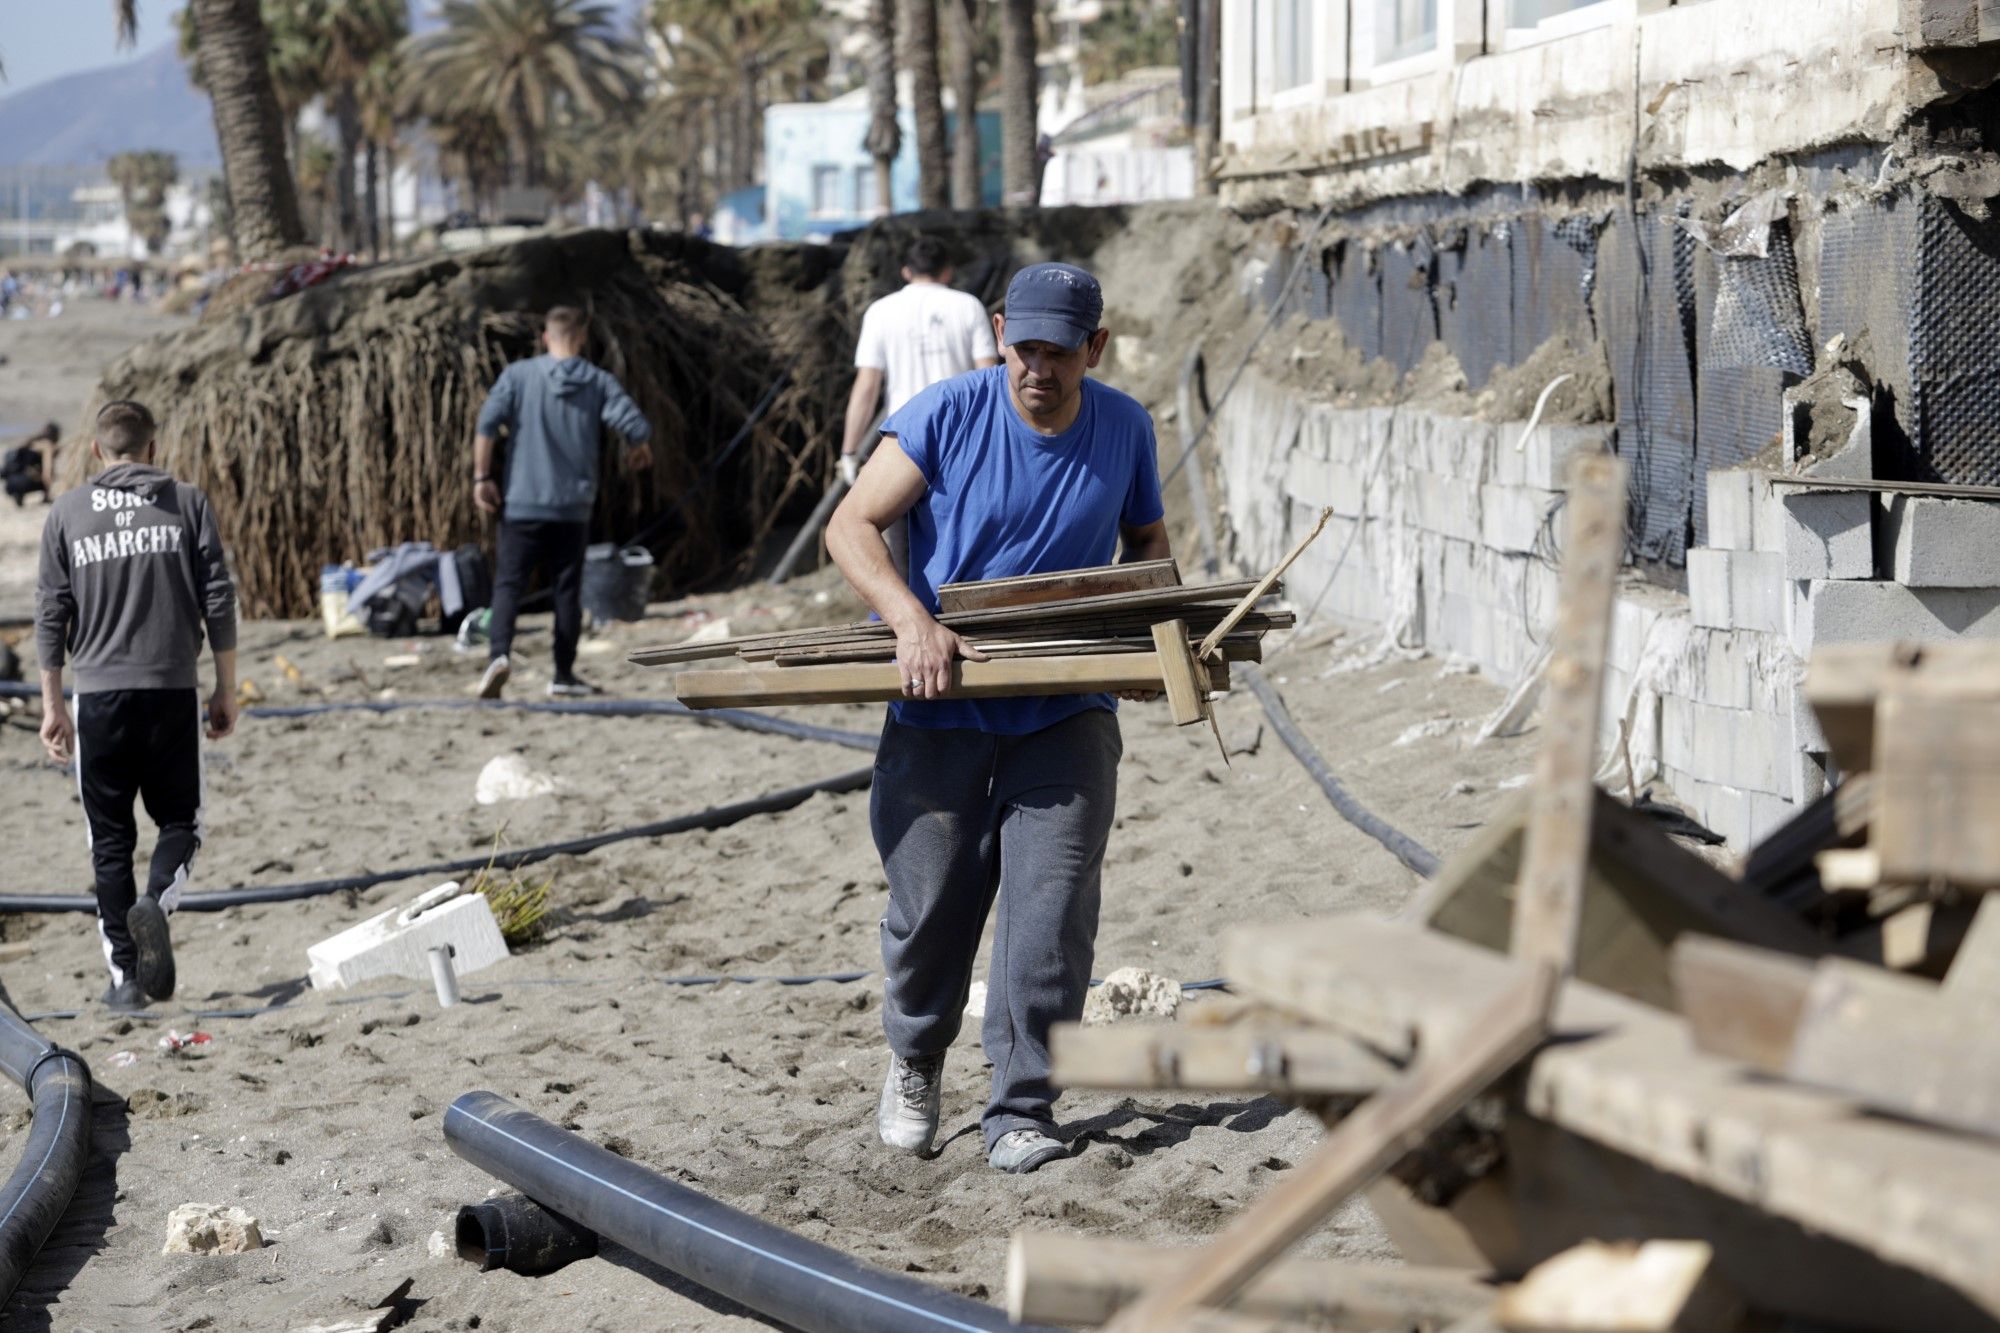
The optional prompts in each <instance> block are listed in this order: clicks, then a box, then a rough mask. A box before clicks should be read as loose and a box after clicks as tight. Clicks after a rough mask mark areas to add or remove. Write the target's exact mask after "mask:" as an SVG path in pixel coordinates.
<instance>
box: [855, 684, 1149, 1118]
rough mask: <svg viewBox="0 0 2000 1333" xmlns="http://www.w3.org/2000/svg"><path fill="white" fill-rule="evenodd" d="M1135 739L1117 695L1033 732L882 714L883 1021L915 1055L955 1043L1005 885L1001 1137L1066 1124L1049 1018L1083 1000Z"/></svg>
mask: <svg viewBox="0 0 2000 1333" xmlns="http://www.w3.org/2000/svg"><path fill="white" fill-rule="evenodd" d="M1123 752H1124V742H1123V739H1122V738H1121V737H1120V736H1119V734H1118V718H1117V716H1116V715H1115V714H1113V713H1110V712H1107V711H1105V710H1104V709H1101V708H1093V709H1090V710H1088V711H1086V712H1082V713H1079V714H1077V715H1076V716H1074V717H1070V718H1066V719H1064V720H1063V721H1061V722H1058V723H1056V724H1055V725H1054V726H1051V727H1046V728H1044V729H1043V730H1041V731H1037V732H1033V733H1031V734H1029V735H1026V736H990V735H987V734H986V733H985V732H981V731H971V730H926V729H924V728H921V727H906V726H903V725H901V724H900V723H898V722H897V721H896V720H895V719H894V718H893V717H892V718H890V719H889V721H888V722H887V724H886V725H885V726H884V727H883V728H882V744H881V748H880V749H879V750H877V751H876V757H875V784H874V788H873V791H872V793H871V795H870V797H869V822H870V825H871V826H872V827H873V829H874V832H875V846H876V848H877V849H878V850H879V851H880V852H881V854H882V868H883V870H884V871H885V872H887V874H888V878H889V911H888V914H887V915H886V916H885V917H883V919H882V970H883V973H884V975H885V983H884V988H883V989H884V996H883V1003H882V1028H883V1031H884V1032H885V1033H886V1034H887V1036H888V1038H889V1046H890V1048H891V1049H892V1050H894V1051H895V1052H896V1054H898V1055H900V1056H902V1057H903V1058H905V1059H914V1058H918V1057H922V1056H927V1055H935V1054H937V1053H938V1052H940V1051H942V1050H944V1049H945V1048H946V1047H948V1046H950V1045H951V1043H952V1042H953V1041H954V1040H955V1039H956V1038H957V1036H958V1029H959V1021H960V1019H961V1018H962V1017H963V1013H964V1009H965V1000H966V995H967V993H968V991H969V990H970V988H971V985H972V963H973V956H974V955H975V954H976V953H977V952H978V951H979V937H980V934H981V933H982V932H983V930H984V929H985V925H986V914H987V912H988V910H989V909H990V908H991V907H992V906H993V903H994V900H995V898H996V897H997V898H998V899H999V904H1000V914H999V917H998V919H997V921H996V922H995V924H994V928H993V966H992V971H991V973H990V974H989V976H988V978H987V982H986V1024H985V1027H984V1029H983V1030H982V1031H981V1033H980V1037H981V1042H982V1044H983V1045H984V1046H985V1048H986V1058H987V1059H989V1060H991V1061H992V1062H993V1094H992V1099H991V1100H990V1101H989V1102H988V1103H987V1107H986V1113H985V1115H984V1116H983V1117H982V1118H981V1126H980V1127H981V1129H982V1131H983V1132H984V1134H985V1138H986V1145H987V1147H988V1148H991V1147H992V1146H993V1144H994V1142H995V1141H996V1140H997V1139H999V1137H1000V1136H1001V1135H1002V1134H1005V1133H1007V1132H1009V1131H1010V1130H1016V1129H1029V1128H1039V1129H1044V1130H1047V1129H1050V1128H1053V1126H1054V1124H1055V1118H1054V1116H1053V1114H1052V1113H1051V1110H1050V1106H1051V1104H1052V1103H1053V1102H1054V1101H1055V1096H1056V1093H1055V1089H1054V1087H1053V1086H1051V1084H1050V1083H1049V1027H1050V1026H1051V1025H1052V1024H1055V1023H1059V1022H1063V1021H1066V1020H1074V1019H1077V1018H1080V1017H1081V1016H1082V1015H1083V999H1084V994H1085V992H1086V991H1087V990H1088V989H1089V986H1090V965H1091V959H1092V952H1093V948H1094V945H1095V942H1096V938H1097V905H1098V884H1099V872H1100V870H1101V869H1102V867H1103V863H1104V848H1105V844H1106V842H1107V841H1108V840H1109V838H1110V835H1111V818H1112V813H1113V811H1114V808H1115V807H1116V805H1117V800H1118V759H1119V756H1120V755H1121V754H1122V753H1123Z"/></svg>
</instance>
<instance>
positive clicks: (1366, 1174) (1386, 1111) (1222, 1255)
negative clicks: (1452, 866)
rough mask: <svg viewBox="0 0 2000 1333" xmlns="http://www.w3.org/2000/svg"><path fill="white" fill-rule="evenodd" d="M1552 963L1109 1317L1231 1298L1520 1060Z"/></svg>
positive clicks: (1540, 1014)
mask: <svg viewBox="0 0 2000 1333" xmlns="http://www.w3.org/2000/svg"><path fill="white" fill-rule="evenodd" d="M1558 984H1559V978H1558V974H1557V973H1556V971H1555V969H1554V968H1552V967H1549V966H1547V965H1545V964H1541V963H1521V964H1517V965H1516V967H1515V969H1514V971H1513V972H1512V974H1511V980H1510V982H1509V984H1508V985H1507V986H1506V987H1505V988H1504V989H1503V990H1502V992H1501V994H1500V996H1499V998H1498V1000H1497V1001H1496V1003H1495V1004H1494V1005H1493V1007H1492V1008H1491V1009H1490V1010H1489V1011H1488V1012H1487V1013H1486V1014H1485V1015H1483V1016H1482V1021H1481V1022H1480V1023H1479V1024H1478V1025H1477V1026H1475V1027H1473V1028H1472V1029H1470V1030H1469V1031H1467V1032H1465V1033H1464V1034H1463V1036H1462V1037H1461V1039H1460V1043H1459V1044H1455V1045H1452V1046H1449V1047H1438V1048H1435V1049H1434V1050H1433V1051H1432V1053H1431V1054H1430V1055H1428V1056H1427V1057H1426V1058H1425V1059H1423V1060H1421V1061H1419V1062H1418V1063H1417V1064H1415V1065H1413V1066H1412V1067H1411V1068H1410V1069H1409V1071H1408V1072H1406V1073H1405V1074H1404V1075H1403V1076H1402V1077H1401V1078H1400V1079H1398V1080H1397V1081H1396V1082H1394V1083H1392V1084H1390V1085H1389V1086H1388V1087H1387V1088H1385V1089H1383V1091H1382V1092H1380V1093H1378V1094H1377V1095H1375V1096H1373V1097H1371V1098H1369V1099H1368V1100H1367V1101H1365V1102H1363V1103H1362V1104H1361V1105H1360V1107H1359V1108H1357V1109H1356V1110H1355V1111H1354V1113H1353V1114H1352V1115H1350V1116H1348V1117H1347V1118H1346V1119H1344V1120H1342V1121H1341V1122H1340V1124H1339V1125H1337V1126H1336V1127H1335V1128H1334V1130H1333V1131H1332V1133H1330V1134H1328V1135H1327V1138H1326V1141H1325V1142H1324V1143H1322V1144H1321V1145H1320V1146H1319V1147H1318V1148H1317V1149H1315V1150H1314V1152H1313V1154H1312V1156H1310V1157H1308V1158H1307V1159H1306V1160H1305V1161H1304V1162H1302V1163H1300V1164H1299V1165H1298V1166H1297V1167H1296V1168H1294V1170H1293V1171H1292V1172H1291V1173H1290V1174H1289V1175H1287V1176H1286V1177H1285V1178H1284V1179H1283V1180H1282V1181H1280V1182H1279V1183H1278V1184H1277V1185H1276V1186H1274V1187H1273V1188H1272V1189H1271V1191H1270V1192H1269V1193H1267V1194H1265V1195H1264V1196H1263V1197H1262V1198H1260V1199H1258V1200H1257V1201H1256V1202H1255V1203H1254V1204H1252V1205H1251V1206H1250V1207H1249V1208H1247V1209H1246V1210H1244V1212H1243V1213H1242V1214H1241V1215H1240V1216H1238V1217H1237V1219H1236V1220H1235V1221H1234V1222H1232V1223H1231V1224H1230V1226H1229V1228H1228V1229H1227V1230H1226V1231H1224V1232H1223V1233H1222V1235H1221V1236H1220V1237H1218V1238H1217V1239H1216V1240H1215V1241H1214V1242H1212V1243H1211V1244H1209V1245H1208V1246H1206V1247H1204V1248H1203V1249H1202V1250H1201V1251H1200V1252H1198V1253H1196V1254H1194V1255H1190V1256H1188V1259H1187V1261H1186V1262H1185V1263H1184V1264H1181V1265H1179V1266H1178V1267H1177V1269H1176V1271H1175V1272H1174V1273H1173V1274H1172V1275H1171V1279H1170V1280H1169V1281H1167V1282H1165V1283H1162V1284H1161V1285H1159V1286H1155V1287H1152V1288H1148V1289H1147V1291H1146V1293H1145V1294H1144V1295H1143V1296H1141V1297H1140V1298H1139V1299H1138V1300H1137V1301H1135V1302H1134V1303H1133V1304H1132V1305H1130V1306H1129V1307H1127V1308H1126V1309H1125V1310H1124V1311H1122V1312H1121V1313H1120V1314H1119V1316H1118V1318H1117V1319H1116V1320H1115V1321H1114V1322H1113V1323H1112V1324H1111V1325H1110V1327H1111V1328H1113V1329H1117V1330H1124V1331H1125V1333H1141V1331H1142V1330H1152V1329H1157V1328H1162V1327H1167V1326H1170V1325H1172V1324H1173V1322H1174V1321H1176V1320H1178V1319H1181V1318H1184V1317H1185V1316H1186V1315H1188V1314H1189V1313H1191V1312H1193V1311H1195V1310H1198V1309H1200V1308H1202V1307H1203V1306H1211V1305H1225V1304H1227V1303H1228V1302H1229V1300H1230V1299H1231V1298H1232V1297H1234V1296H1235V1295H1236V1293H1237V1292H1239V1291H1241V1290H1242V1289H1243V1288H1244V1287H1245V1286H1246V1285H1247V1284H1249V1283H1250V1282H1251V1281H1252V1280H1253V1279H1254V1278H1255V1277H1256V1275H1257V1274H1258V1273H1259V1272H1261V1271H1262V1270H1263V1269H1264V1268H1265V1267H1266V1266H1267V1265H1269V1264H1270V1263H1271V1262H1272V1261H1274V1260H1275V1259H1277V1258H1278V1256H1279V1255H1281V1254H1283V1253H1284V1252H1285V1250H1287V1249H1288V1248H1290V1247H1291V1246H1292V1245H1293V1244H1295V1243H1296V1242H1297V1241H1298V1240H1300V1239H1301V1238H1302V1237H1303V1236H1305V1235H1306V1233H1307V1232H1309V1231H1311V1230H1312V1229H1314V1228H1315V1227H1317V1226H1319V1225H1320V1224H1321V1223H1323V1222H1325V1221H1326V1219H1327V1218H1328V1217H1330V1216H1332V1215H1333V1212H1334V1210H1335V1209H1337V1208H1339V1207H1340V1205H1341V1204H1342V1203H1344V1202H1346V1200H1347V1198H1348V1196H1350V1195H1351V1194H1353V1193H1354V1192H1355V1191H1356V1190H1358V1189H1361V1188H1363V1187H1365V1186H1366V1185H1367V1184H1368V1183H1369V1182H1370V1181H1372V1180H1374V1179H1375V1177H1377V1176H1379V1175H1381V1174H1382V1173H1383V1172H1384V1171H1386V1170H1388V1169H1389V1168H1390V1167H1391V1166H1393V1165H1394V1164H1395V1163H1396V1162H1397V1161H1398V1160H1399V1159H1400V1158H1402V1157H1403V1155H1404V1154H1406V1153H1408V1152H1409V1151H1410V1150H1411V1149H1413V1148H1415V1147H1417V1146H1418V1145H1420V1144H1421V1143H1422V1142H1423V1141H1424V1140H1425V1139H1426V1138H1428V1137H1429V1136H1430V1134H1431V1132H1432V1131H1433V1130H1435V1129H1437V1128H1438V1126H1440V1125H1442V1124H1443V1123H1444V1122H1445V1121H1446V1120H1448V1119H1450V1118H1451V1117H1452V1115H1454V1114H1455V1113H1456V1112H1457V1111H1458V1110H1459V1109H1460V1108H1462V1107H1463V1106H1464V1105H1465V1103H1466V1102H1468V1101H1470V1100H1471V1099H1472V1098H1473V1097H1476V1096H1477V1095H1479V1093H1481V1092H1483V1091H1484V1090H1485V1089H1486V1088H1487V1086H1488V1085H1490V1084H1491V1083H1492V1082H1493V1081H1494V1080H1495V1079H1497V1078H1499V1077H1500V1076H1501V1075H1502V1074H1505V1073H1506V1072H1507V1071H1508V1070H1510V1069H1512V1068H1513V1067H1514V1066H1515V1065H1516V1064H1519V1063H1520V1062H1521V1060H1523V1059H1524V1058H1525V1057H1526V1056H1528V1055H1529V1054H1530V1053H1531V1052H1532V1051H1533V1050H1534V1049H1535V1048H1536V1047H1537V1046H1539V1045H1540V1044H1541V1042H1542V1038H1543V1037H1544V1035H1545V1034H1546V1033H1547V1031H1548V1020H1549V1012H1550V1007H1551V1005H1552V1004H1553V1002H1554V998H1555V994H1556V988H1557V986H1558Z"/></svg>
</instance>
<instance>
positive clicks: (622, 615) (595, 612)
mask: <svg viewBox="0 0 2000 1333" xmlns="http://www.w3.org/2000/svg"><path fill="white" fill-rule="evenodd" d="M652 585H653V553H652V552H651V551H648V550H647V549H646V548H645V547H643V546H623V547H621V546H615V545H613V544H612V543H610V542H599V543H597V544H596V545H594V546H591V547H589V548H588V549H587V550H585V551H584V553H583V609H584V610H586V611H588V612H590V616H591V619H593V620H596V621H600V622H602V621H611V620H642V619H644V618H645V615H646V594H647V593H648V592H650V591H651V590H652Z"/></svg>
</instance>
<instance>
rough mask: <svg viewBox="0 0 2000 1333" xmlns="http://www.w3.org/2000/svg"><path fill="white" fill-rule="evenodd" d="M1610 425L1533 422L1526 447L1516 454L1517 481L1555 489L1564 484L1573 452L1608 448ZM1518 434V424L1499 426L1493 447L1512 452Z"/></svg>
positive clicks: (1594, 451)
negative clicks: (1533, 425) (1535, 423)
mask: <svg viewBox="0 0 2000 1333" xmlns="http://www.w3.org/2000/svg"><path fill="white" fill-rule="evenodd" d="M1612 430H1613V428H1612V427H1610V426H1537V427H1536V428H1535V430H1534V432H1533V433H1532V434H1530V435H1529V436H1528V443H1527V447H1526V448H1525V449H1523V450H1521V451H1520V453H1519V454H1517V455H1516V457H1517V458H1518V459H1519V461H1520V464H1521V469H1520V471H1521V475H1520V484H1522V485H1526V486H1539V487H1540V488H1541V489H1543V490H1545V491H1559V490H1562V489H1564V487H1565V485H1566V484H1567V478H1566V477H1565V475H1564V474H1565V473H1566V472H1567V471H1568V469H1569V460H1570V459H1571V458H1573V457H1575V456H1576V455H1577V454H1597V453H1604V452H1606V451H1608V450H1609V449H1610V448H1611V436H1612ZM1520 438H1521V434H1520V428H1519V427H1518V426H1502V427H1500V430H1499V439H1498V442H1497V444H1496V449H1497V451H1498V452H1501V453H1509V454H1512V453H1514V446H1515V444H1516V442H1517V441H1519V440H1520Z"/></svg>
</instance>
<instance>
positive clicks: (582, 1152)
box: [444, 1092, 1016, 1333]
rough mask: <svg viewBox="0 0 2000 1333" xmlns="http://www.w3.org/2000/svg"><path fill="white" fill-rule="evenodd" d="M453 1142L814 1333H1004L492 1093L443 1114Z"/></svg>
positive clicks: (551, 1202) (1004, 1324)
mask: <svg viewBox="0 0 2000 1333" xmlns="http://www.w3.org/2000/svg"><path fill="white" fill-rule="evenodd" d="M444 1137H445V1142H446V1143H448V1144H450V1145H451V1150H452V1151H453V1152H455V1153H457V1154H458V1155H459V1156H460V1157H463V1158H464V1159H465V1160H466V1161H468V1162H471V1163H472V1164H473V1165H474V1166H476V1167H478V1168H479V1169H480V1170H482V1171H486V1172H489V1173H491V1174H492V1175H494V1176H496V1177H498V1178H499V1179H501V1180H503V1181H505V1182H507V1184H509V1185H512V1186H513V1187H514V1188H515V1189H518V1190H520V1191H521V1192H522V1193H524V1194H526V1195H528V1196H529V1197H530V1198H532V1199H534V1200H536V1201H537V1202H538V1203H540V1204H542V1205H543V1206H544V1207H546V1208H550V1209H553V1210H554V1211H556V1212H558V1213H561V1214H562V1215H563V1216H564V1217H567V1218H570V1219H572V1220H573V1221H575V1222H576V1223H577V1224H579V1225H581V1226H584V1227H588V1228H589V1229H590V1230H592V1231H594V1232H596V1233H597V1234H598V1235H600V1236H602V1237H604V1238H605V1239H606V1240H611V1241H615V1242H617V1243H618V1244H619V1245H622V1246H624V1247H625V1248H626V1249H628V1250H630V1251H632V1252H633V1253H634V1254H639V1255H643V1256H644V1257H646V1258H648V1259H651V1260H652V1261H653V1262H654V1263H657V1264H660V1265H661V1266H663V1267H665V1268H666V1269H668V1270H669V1271H671V1272H673V1273H677V1274H679V1275H680V1276H681V1277H684V1278H687V1279H688V1280H689V1281H692V1282H696V1283H699V1284H700V1285H702V1286H704V1287H707V1288H708V1289H709V1290H710V1291H714V1292H717V1293H719V1294H721V1295H723V1296H726V1297H728V1298H729V1299H730V1300H733V1301H735V1302H737V1303H738V1304H740V1305H744V1306H748V1307H749V1308H750V1309H752V1310H756V1311H757V1312H759V1313H760V1314H763V1315H766V1316H769V1317H770V1318H772V1319H775V1320H777V1321H779V1322H781V1323H784V1324H788V1325H790V1326H792V1327H794V1328H797V1329H800V1330H802V1331H803V1333H904V1331H905V1330H921V1331H922V1333H938V1331H939V1330H952V1331H953V1333H997V1331H998V1330H1004V1329H1012V1328H1014V1327H1016V1326H1015V1325H1014V1324H1013V1323H1012V1322H1011V1321H1010V1320H1009V1319H1008V1318H1007V1316H1006V1315H1005V1314H1003V1313H1001V1312H1000V1311H999V1310H996V1309H994V1308H993V1307H992V1306H990V1305H986V1304H983V1303H981V1302H979V1301H974V1300H969V1299H967V1298H966V1297H963V1296H958V1295H954V1294H953V1293H951V1292H948V1291H940V1290H939V1289H938V1288H936V1287H933V1286H930V1285H928V1284H927V1283H923V1282H919V1281H917V1280H916V1279H915V1278H910V1277H905V1276H904V1275H903V1274H901V1273H885V1272H883V1271H882V1270H880V1269H878V1268H873V1267H870V1266H869V1265H867V1264H864V1263H862V1262H860V1261H859V1260H857V1259H855V1258H853V1257H851V1256H849V1255H846V1254H842V1253H841V1252H839V1251H838V1250H833V1249H829V1248H827V1247H826V1246H824V1245H819V1244H815V1243H814V1242H812V1241H809V1240H806V1239H804V1238H803V1237H800V1236H796V1235H794V1234H792V1233H791V1232H789V1231H786V1230H785V1229H784V1228H783V1227H777V1226H773V1225H771V1224H770V1223H769V1222H764V1221H761V1220H759V1219H757V1218H754V1217H751V1216H750V1215H748V1214H747V1213H741V1212H738V1211H737V1210H736V1209H734V1208H731V1207H729V1206H728V1205H726V1204H722V1203H717V1202H716V1201H715V1200H713V1199H711V1198H709V1197H708V1196H706V1195H704V1194H700V1193H697V1192H696V1191H694V1190H691V1189H688V1188H687V1187H686V1186H684V1185H679V1184H676V1183H674V1182H673V1181H671V1180H668V1179H666V1178H665V1177H663V1176H660V1175H656V1174H655V1173H653V1172H651V1171H648V1170H647V1169H646V1168H644V1167H642V1166H639V1165H637V1164H635V1163H633V1162H628V1161H626V1160H625V1159H624V1158H622V1157H620V1156H618V1155H617V1154H616V1153H613V1152H610V1151H608V1150H606V1149H604V1148H600V1147H599V1146H598V1145H596V1144H595V1143H592V1142H590V1141H589V1140H588V1139H585V1138H583V1137H581V1136H579V1135H576V1134H572V1133H570V1132H569V1131H567V1130H563V1129H558V1128H557V1127H556V1126H554V1125H552V1124H550V1123H549V1122H548V1121H546V1120H543V1119H542V1118H541V1117H539V1116H536V1115H531V1114H529V1113H528V1112H527V1111H524V1110H522V1109H521V1108H520V1107H518V1106H516V1105H515V1104H514V1103H512V1102H510V1101H508V1100H507V1099H506V1098H504V1097H501V1096H498V1095H496V1094H494V1093H491V1092H468V1093H466V1094H465V1095H464V1096H462V1097H460V1098H459V1099H458V1100H457V1101H455V1102H453V1103H452V1104H451V1106H450V1108H449V1109H447V1110H446V1111H445V1114H444Z"/></svg>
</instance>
